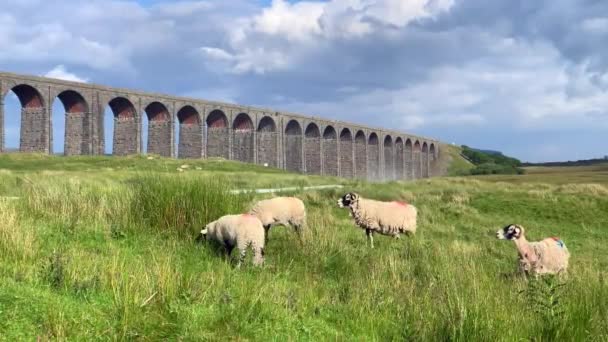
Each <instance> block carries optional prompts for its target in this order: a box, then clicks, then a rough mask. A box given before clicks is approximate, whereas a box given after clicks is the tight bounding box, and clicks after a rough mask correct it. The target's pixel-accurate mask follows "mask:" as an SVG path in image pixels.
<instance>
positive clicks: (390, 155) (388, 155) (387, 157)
mask: <svg viewBox="0 0 608 342" xmlns="http://www.w3.org/2000/svg"><path fill="white" fill-rule="evenodd" d="M384 179H385V180H393V179H395V152H394V151H393V138H391V136H390V135H387V136H386V137H385V138H384Z"/></svg>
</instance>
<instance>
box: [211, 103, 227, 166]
mask: <svg viewBox="0 0 608 342" xmlns="http://www.w3.org/2000/svg"><path fill="white" fill-rule="evenodd" d="M206 124H207V127H206V128H207V134H206V136H207V142H206V144H205V145H206V146H207V157H209V158H212V157H220V158H225V159H228V158H229V152H230V151H229V142H228V118H227V117H226V114H224V112H222V111H221V110H219V109H216V110H214V111H212V112H211V113H209V115H208V116H207V120H206Z"/></svg>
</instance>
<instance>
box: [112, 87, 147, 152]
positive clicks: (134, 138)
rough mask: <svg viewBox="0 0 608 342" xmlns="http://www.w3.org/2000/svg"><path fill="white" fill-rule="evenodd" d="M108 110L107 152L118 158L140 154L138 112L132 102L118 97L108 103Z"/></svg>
mask: <svg viewBox="0 0 608 342" xmlns="http://www.w3.org/2000/svg"><path fill="white" fill-rule="evenodd" d="M108 107H109V110H107V109H106V113H108V114H109V113H111V114H112V115H111V116H110V117H109V119H110V120H107V118H108V116H107V115H106V120H104V121H105V129H104V135H105V137H104V142H105V152H106V153H111V154H113V155H116V156H126V155H131V154H136V153H138V152H139V139H138V128H137V111H136V110H135V106H133V104H132V103H131V101H129V100H127V99H126V98H124V97H117V98H114V99H112V100H111V101H110V102H109V103H108Z"/></svg>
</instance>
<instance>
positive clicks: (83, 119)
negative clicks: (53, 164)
mask: <svg viewBox="0 0 608 342" xmlns="http://www.w3.org/2000/svg"><path fill="white" fill-rule="evenodd" d="M90 117H91V114H90V113H65V137H64V154H65V155H66V156H79V155H87V154H90V151H89V141H90V131H89V118H90Z"/></svg>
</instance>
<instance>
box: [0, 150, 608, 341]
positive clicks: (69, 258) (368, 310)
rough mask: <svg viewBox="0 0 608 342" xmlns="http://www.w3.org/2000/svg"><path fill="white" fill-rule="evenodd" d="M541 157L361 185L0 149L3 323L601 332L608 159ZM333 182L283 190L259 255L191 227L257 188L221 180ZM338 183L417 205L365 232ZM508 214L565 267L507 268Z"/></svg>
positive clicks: (216, 335)
mask: <svg viewBox="0 0 608 342" xmlns="http://www.w3.org/2000/svg"><path fill="white" fill-rule="evenodd" d="M185 163H187V164H188V165H189V168H187V169H186V171H184V172H178V171H177V170H176V169H177V168H178V167H179V166H180V165H182V164H185ZM197 168H199V169H197ZM243 170H245V171H243ZM550 171H552V170H544V171H542V173H538V174H537V173H536V172H537V170H535V171H534V172H531V173H530V174H529V175H524V176H517V177H515V176H513V177H506V176H502V177H481V178H439V179H432V180H421V181H417V182H392V183H387V184H369V183H365V182H355V181H346V180H340V179H328V178H323V177H306V176H301V175H292V174H288V173H284V172H281V171H278V170H272V169H267V168H261V167H253V166H249V165H247V166H245V165H242V164H238V163H232V162H221V161H187V162H186V161H174V160H162V159H154V160H148V159H146V158H142V157H133V158H114V159H112V158H104V157H98V158H85V157H81V158H60V157H43V156H21V155H3V156H0V196H4V199H0V339H1V340H7V341H14V340H29V341H31V340H35V339H36V338H38V337H39V338H41V339H42V340H86V341H90V340H161V339H168V340H220V339H221V340H226V339H228V340H252V341H253V340H256V341H267V340H276V341H285V340H310V341H313V340H314V341H318V340H340V341H351V340H358V341H364V340H365V341H368V340H370V341H384V340H415V341H427V340H440V341H448V340H449V341H516V340H530V339H532V340H543V341H557V340H559V341H582V340H588V341H605V340H607V339H608V324H607V322H608V284H607V283H606V276H607V274H606V273H607V270H608V250H607V249H606V245H607V244H608V234H607V231H606V227H608V196H607V195H608V188H607V187H606V185H603V184H607V183H608V179H607V178H608V176H607V175H606V173H605V170H602V169H593V170H578V171H575V172H570V170H559V171H556V172H554V174H550V173H552V172H550ZM538 172H541V171H538ZM583 174H585V175H583ZM585 180H589V182H587V181H585ZM336 183H339V184H343V185H345V189H344V190H340V191H337V190H327V191H319V192H306V193H296V194H295V195H297V196H299V197H300V198H302V199H303V200H304V202H305V203H306V205H307V210H308V215H309V231H308V232H307V234H306V239H305V242H304V244H303V245H300V244H299V242H298V239H297V238H296V236H295V234H293V232H291V231H289V230H288V229H283V228H275V229H274V230H273V231H272V232H271V234H270V241H269V244H268V246H267V250H266V265H265V266H264V267H263V268H262V269H256V268H253V267H251V266H248V265H247V266H245V267H244V268H242V269H241V270H236V269H234V267H233V264H234V262H233V261H232V262H231V261H230V260H225V259H224V258H223V257H222V256H221V254H220V252H219V249H218V248H217V247H216V246H214V245H213V244H198V243H196V242H195V241H194V238H195V236H196V233H197V232H198V231H199V230H200V228H201V226H202V225H203V224H204V223H205V222H208V221H210V220H212V219H215V218H217V217H218V216H220V215H223V214H226V213H238V212H243V211H244V210H245V209H246V208H247V206H248V205H250V204H251V203H252V202H253V201H254V200H256V199H259V198H265V197H269V196H270V195H260V196H257V197H253V195H231V194H229V193H227V190H230V189H236V188H243V187H248V188H254V187H269V186H283V185H290V186H293V185H294V184H295V185H313V184H336ZM587 183H590V184H587ZM591 183H592V184H591ZM349 190H353V191H357V192H359V193H360V194H362V195H363V196H367V197H370V198H376V199H382V200H389V199H395V200H403V201H407V202H410V203H412V204H414V205H416V206H417V207H418V209H419V221H418V233H417V234H416V235H415V236H414V237H412V238H407V237H403V238H402V239H401V240H393V239H391V238H388V237H382V236H376V238H375V247H376V248H375V249H370V248H368V247H367V246H366V242H365V234H364V232H363V231H362V230H360V229H358V228H355V227H354V225H353V223H352V221H351V219H350V217H349V216H348V213H347V212H346V211H345V210H341V209H339V208H337V207H336V204H335V203H336V200H337V198H338V197H339V196H340V195H342V193H343V192H344V191H349ZM6 196H9V197H18V199H8V198H6ZM514 222H516V223H520V224H522V225H523V226H524V227H526V228H527V233H528V237H529V239H530V240H535V239H540V238H543V237H546V236H556V235H557V236H560V237H561V238H562V239H563V240H564V241H565V242H566V244H567V246H568V248H569V249H570V251H571V253H572V258H571V268H570V274H569V276H568V278H567V281H566V282H565V283H564V284H561V283H558V282H559V280H556V279H552V278H547V279H548V280H547V281H525V280H524V279H522V278H521V277H518V276H515V275H514V274H513V271H514V270H515V268H516V258H517V255H516V250H515V246H514V245H513V243H511V242H507V241H498V240H496V239H495V234H494V232H495V231H496V230H497V229H498V228H500V227H502V226H504V225H506V224H508V223H514ZM562 285H563V286H562Z"/></svg>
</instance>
